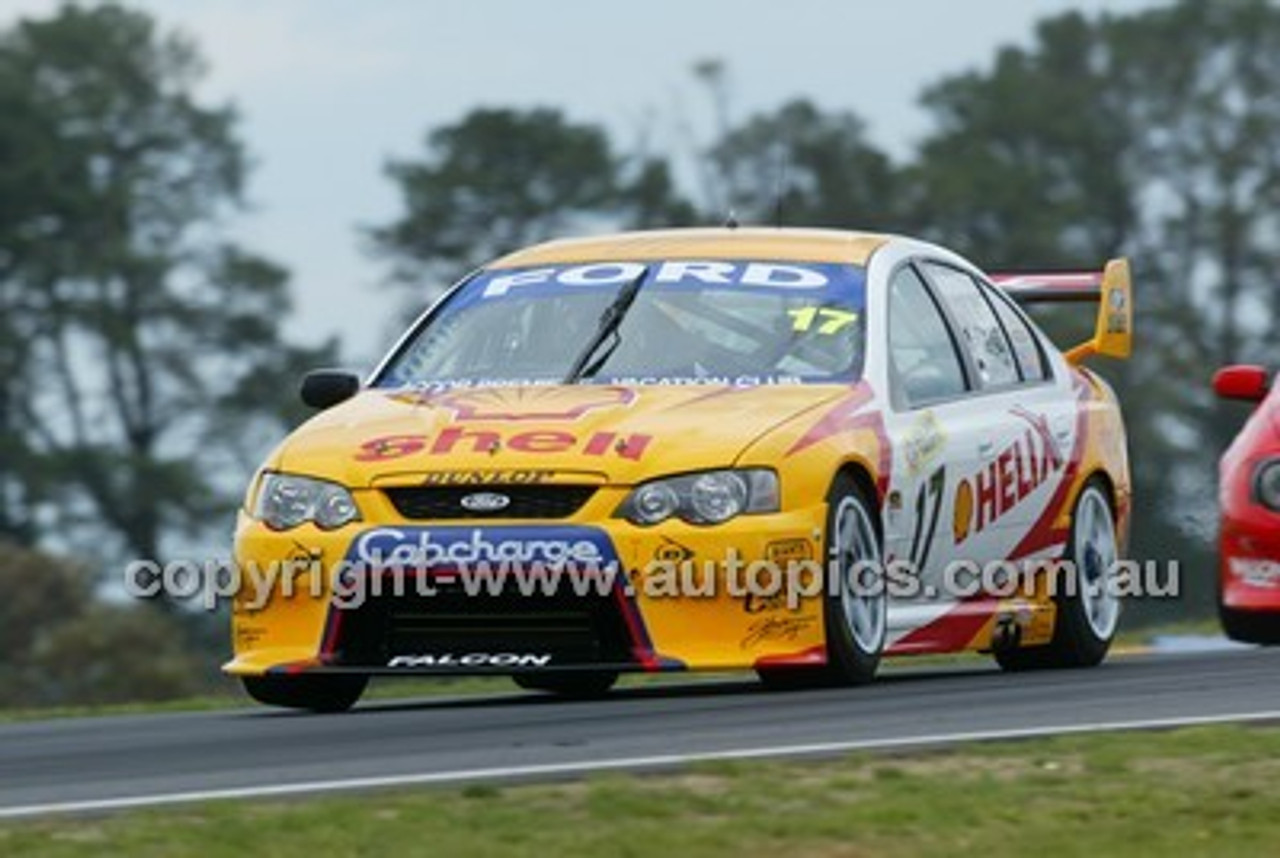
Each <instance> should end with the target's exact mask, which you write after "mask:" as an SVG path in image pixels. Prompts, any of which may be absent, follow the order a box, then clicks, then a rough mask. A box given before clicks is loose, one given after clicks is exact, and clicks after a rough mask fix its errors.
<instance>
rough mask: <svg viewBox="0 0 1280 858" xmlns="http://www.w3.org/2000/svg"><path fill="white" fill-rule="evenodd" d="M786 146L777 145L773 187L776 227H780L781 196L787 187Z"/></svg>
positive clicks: (774, 222) (774, 221)
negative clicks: (775, 179) (775, 177)
mask: <svg viewBox="0 0 1280 858" xmlns="http://www.w3.org/2000/svg"><path fill="white" fill-rule="evenodd" d="M788 166H789V165H788V160H787V147H786V146H779V147H778V165H777V167H778V170H777V174H776V175H777V182H778V184H777V187H776V188H774V197H773V225H774V226H776V227H777V228H778V229H782V198H783V194H784V193H785V192H786V187H787V168H788Z"/></svg>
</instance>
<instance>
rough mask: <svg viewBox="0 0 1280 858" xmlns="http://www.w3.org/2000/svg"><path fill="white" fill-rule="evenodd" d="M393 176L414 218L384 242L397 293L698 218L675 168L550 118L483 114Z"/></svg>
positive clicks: (377, 237)
mask: <svg viewBox="0 0 1280 858" xmlns="http://www.w3.org/2000/svg"><path fill="white" fill-rule="evenodd" d="M386 174H387V176H388V177H389V178H390V179H391V180H392V181H393V182H394V183H395V184H396V185H397V186H398V189H399V191H400V194H401V197H402V198H403V201H404V207H405V212H404V214H403V215H402V216H401V217H400V218H399V219H397V220H396V221H394V222H393V223H391V224H388V225H386V226H383V227H380V228H376V229H374V230H373V231H372V233H371V235H372V238H373V249H374V251H375V253H377V254H379V255H383V256H386V257H387V258H389V259H390V260H391V261H392V262H393V263H394V265H395V271H394V276H395V279H396V280H397V281H399V282H402V283H404V284H407V285H411V286H421V285H422V284H423V283H426V284H429V287H430V288H432V289H439V288H441V287H443V286H444V285H446V284H447V282H449V281H450V280H453V279H455V278H457V277H459V276H461V275H462V274H463V273H465V272H466V271H467V270H468V269H469V268H471V267H473V266H475V265H479V264H481V263H483V262H486V261H488V260H490V259H492V258H494V257H496V256H499V255H501V254H503V253H505V252H508V251H510V250H514V249H516V248H518V247H521V246H523V245H526V244H529V243H531V242H535V241H541V240H544V239H548V238H552V237H555V236H557V235H561V234H566V233H574V232H584V231H593V230H598V229H601V228H618V227H629V226H657V225H672V224H678V223H681V222H687V221H688V220H689V219H690V217H691V215H692V212H691V210H690V209H689V206H688V204H687V203H684V202H683V201H682V200H681V198H680V197H679V195H678V194H677V193H676V191H675V188H674V185H673V183H672V181H671V178H670V175H669V173H668V171H667V167H666V165H665V163H663V162H662V161H660V160H657V159H654V158H642V159H639V160H638V162H636V163H633V162H632V161H631V160H628V159H625V158H621V157H619V156H618V155H616V154H615V153H614V151H613V148H612V146H611V144H610V142H609V138H608V136H607V135H606V133H605V131H604V130H603V129H602V128H600V127H599V126H596V125H587V124H575V123H572V122H569V121H568V120H567V119H565V117H564V116H563V114H561V113H560V111H558V110H551V109H545V108H537V109H532V110H516V109H508V108H503V109H478V110H474V111H472V112H471V113H469V114H467V115H466V116H464V117H463V118H462V119H461V120H460V121H459V122H457V123H456V124H453V125H447V126H444V127H441V128H437V129H435V130H433V131H431V132H430V133H429V134H428V135H427V138H426V152H425V155H424V157H423V158H422V159H421V160H404V161H392V162H391V163H389V164H388V165H387V167H386ZM425 297H427V295H421V296H419V298H418V304H419V305H420V301H421V299H422V298H425Z"/></svg>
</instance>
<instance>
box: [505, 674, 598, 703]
mask: <svg viewBox="0 0 1280 858" xmlns="http://www.w3.org/2000/svg"><path fill="white" fill-rule="evenodd" d="M511 678H512V679H513V680H514V681H515V683H516V685H518V686H520V687H521V688H523V689H525V690H526V691H545V692H547V693H548V694H558V695H560V696H561V697H602V696H603V695H605V694H607V693H609V689H610V688H613V685H614V683H616V682H617V681H618V674H616V673H613V672H610V671H594V670H587V671H582V672H578V671H574V672H566V673H517V674H515V675H514V676H512V677H511Z"/></svg>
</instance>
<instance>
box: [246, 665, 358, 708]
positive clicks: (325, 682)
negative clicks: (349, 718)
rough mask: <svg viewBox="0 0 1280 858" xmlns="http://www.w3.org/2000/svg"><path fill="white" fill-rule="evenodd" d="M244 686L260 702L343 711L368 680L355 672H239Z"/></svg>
mask: <svg viewBox="0 0 1280 858" xmlns="http://www.w3.org/2000/svg"><path fill="white" fill-rule="evenodd" d="M240 679H241V681H242V682H243V683H244V690H245V691H246V692H247V693H248V695H249V696H250V697H252V698H253V699H254V700H256V701H258V702H259V703H265V704H267V705H268V706H283V707H285V708H287V709H309V710H310V711H312V712H346V711H347V710H348V709H350V708H351V707H352V706H355V705H356V701H357V700H359V699H360V695H361V694H363V693H364V688H365V686H366V685H368V684H369V677H367V676H358V675H346V674H342V675H328V676H308V675H306V674H300V675H292V676H277V675H269V676H242V677H241V678H240Z"/></svg>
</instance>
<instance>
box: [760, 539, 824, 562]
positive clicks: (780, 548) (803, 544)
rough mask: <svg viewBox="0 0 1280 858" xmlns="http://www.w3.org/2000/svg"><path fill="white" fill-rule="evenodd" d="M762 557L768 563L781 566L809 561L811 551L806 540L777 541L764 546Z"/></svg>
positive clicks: (811, 554) (811, 555)
mask: <svg viewBox="0 0 1280 858" xmlns="http://www.w3.org/2000/svg"><path fill="white" fill-rule="evenodd" d="M764 556H765V557H766V558H767V559H768V560H769V562H770V563H776V564H778V565H782V564H786V563H798V562H800V561H802V560H809V559H810V558H812V557H813V551H812V549H811V548H810V547H809V540H807V539H802V538H796V539H779V540H778V541H777V542H770V543H769V544H768V545H766V546H765V549H764Z"/></svg>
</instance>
